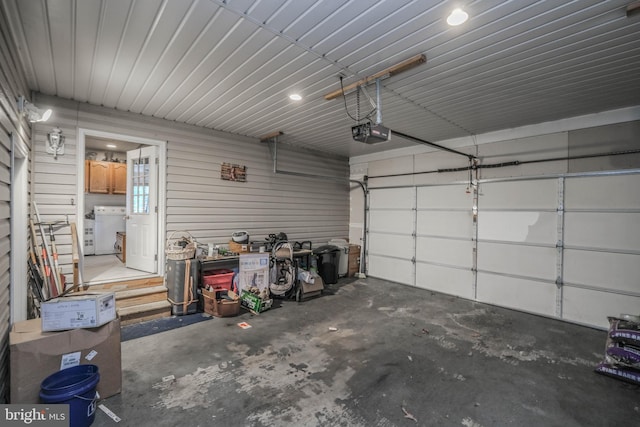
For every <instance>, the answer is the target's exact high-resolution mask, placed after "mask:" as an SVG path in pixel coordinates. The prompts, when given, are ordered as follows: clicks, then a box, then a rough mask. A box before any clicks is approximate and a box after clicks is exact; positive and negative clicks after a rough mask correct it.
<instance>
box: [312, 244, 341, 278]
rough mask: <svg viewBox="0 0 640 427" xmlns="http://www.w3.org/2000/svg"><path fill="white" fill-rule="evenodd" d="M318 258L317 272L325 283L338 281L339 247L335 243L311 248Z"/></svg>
mask: <svg viewBox="0 0 640 427" xmlns="http://www.w3.org/2000/svg"><path fill="white" fill-rule="evenodd" d="M313 254H314V255H315V256H316V257H317V259H318V262H317V264H318V274H319V275H320V277H322V280H323V281H324V283H325V284H327V285H331V284H334V283H338V266H339V265H338V256H339V255H340V248H339V247H337V246H335V245H323V246H320V247H318V248H316V249H314V250H313Z"/></svg>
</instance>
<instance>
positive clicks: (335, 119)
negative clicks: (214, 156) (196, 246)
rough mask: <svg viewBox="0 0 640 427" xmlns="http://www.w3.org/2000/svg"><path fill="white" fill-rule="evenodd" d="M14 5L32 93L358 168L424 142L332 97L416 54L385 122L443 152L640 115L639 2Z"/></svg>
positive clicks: (45, 1)
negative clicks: (457, 16) (375, 135)
mask: <svg viewBox="0 0 640 427" xmlns="http://www.w3.org/2000/svg"><path fill="white" fill-rule="evenodd" d="M1 1H2V3H1V7H2V8H4V9H5V14H6V15H7V16H8V18H9V21H10V28H9V29H10V32H11V34H12V35H13V37H14V39H15V41H16V43H17V45H18V47H19V50H18V55H19V58H20V61H21V63H22V65H23V67H24V70H25V73H26V76H27V80H28V85H29V87H30V88H31V89H33V90H34V91H38V92H42V93H44V94H49V95H56V96H59V97H62V98H69V99H74V100H77V101H81V102H88V103H91V104H96V105H104V106H106V107H110V108H116V109H119V110H123V111H131V112H134V113H141V114H144V115H149V116H155V117H161V118H164V119H167V120H175V121H180V122H185V123H190V124H194V125H197V126H203V127H207V128H212V129H218V130H221V131H226V132H231V133H236V134H241V135H247V136H250V137H256V138H258V137H260V136H262V135H265V134H269V133H272V132H274V131H282V132H283V133H284V135H283V136H282V137H281V141H282V142H285V143H290V144H296V145H299V146H304V147H309V148H314V149H318V150H322V151H327V152H333V153H336V154H339V155H344V156H353V155H360V154H366V153H372V152H376V151H382V150H387V149H391V148H399V147H404V146H409V145H413V144H414V142H410V141H407V140H403V139H402V138H400V137H393V138H392V140H391V141H389V142H387V143H383V144H377V145H366V144H362V143H358V142H354V141H353V140H352V139H351V126H352V125H353V124H354V122H353V120H351V119H350V118H349V117H348V116H347V114H346V112H345V101H344V100H343V99H342V98H338V99H334V100H331V101H327V100H325V99H324V96H323V95H325V94H327V93H329V92H332V91H334V90H336V89H339V88H340V80H339V77H338V76H340V75H342V76H344V84H345V85H348V84H349V83H352V82H355V81H357V80H359V79H361V78H364V77H367V76H370V75H373V74H375V73H377V72H379V71H381V70H384V69H385V68H387V67H389V66H392V65H394V64H397V63H399V62H401V61H403V60H405V59H407V58H410V57H412V56H414V55H417V54H424V55H426V57H427V62H426V63H425V64H422V65H419V66H418V67H415V68H413V69H411V70H409V71H406V72H404V73H401V74H398V75H396V76H393V77H390V78H387V79H384V80H381V83H382V89H381V97H382V102H381V107H382V108H381V110H382V122H383V124H384V125H385V126H387V127H389V128H391V129H394V130H398V131H400V132H404V133H406V134H409V135H413V136H416V137H418V138H422V139H426V140H429V141H432V142H438V141H442V140H446V139H449V138H455V137H460V136H467V135H473V134H480V133H484V132H489V131H494V130H499V129H505V128H511V127H516V126H523V125H528V124H534V123H540V122H545V121H549V120H556V119H561V118H566V117H572V116H577V115H583V114H589V113H596V112H600V111H606V110H611V109H616V108H621V107H628V106H632V105H638V104H640V14H637V15H631V16H627V14H626V8H627V6H628V5H629V4H630V3H632V2H633V0H628V1H623V0H611V1H597V0H579V1H569V0H555V1H552V0H549V1H524V0H511V1H503V0H476V1H471V0H459V1H435V0H325V1H321V0H288V1H284V0H226V1H220V0H1ZM456 6H462V7H463V8H464V9H465V10H466V11H467V12H468V13H469V16H470V18H469V20H468V21H467V22H466V23H465V24H463V25H460V26H458V27H449V26H448V25H447V24H446V22H445V19H446V16H447V15H448V13H449V12H450V11H451V10H452V9H453V8H454V7H456ZM292 92H299V93H300V94H301V95H302V96H303V97H304V98H303V100H302V101H298V102H294V101H291V100H290V99H289V98H288V95H289V94H290V93H292ZM367 93H368V94H369V95H370V96H371V97H372V98H375V95H376V93H375V86H368V88H367ZM360 98H361V99H360V111H361V114H362V115H364V113H365V112H369V110H370V109H371V104H370V103H369V102H367V100H366V96H365V94H364V93H363V94H361V97H360ZM347 106H348V109H349V112H350V113H351V115H356V94H355V93H353V92H352V93H351V94H349V95H348V96H347Z"/></svg>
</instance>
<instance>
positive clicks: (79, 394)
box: [40, 365, 100, 427]
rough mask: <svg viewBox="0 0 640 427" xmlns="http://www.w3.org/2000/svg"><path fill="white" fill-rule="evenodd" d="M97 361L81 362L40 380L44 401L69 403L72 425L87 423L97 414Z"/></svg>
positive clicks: (86, 426)
mask: <svg viewBox="0 0 640 427" xmlns="http://www.w3.org/2000/svg"><path fill="white" fill-rule="evenodd" d="M99 381H100V374H99V373H98V367H97V366H96V365H78V366H74V367H71V368H67V369H63V370H61V371H58V372H56V373H54V374H51V375H49V376H48V377H47V378H45V379H44V381H42V383H41V384H40V400H41V401H42V403H55V404H68V405H69V425H70V427H88V426H90V425H91V424H92V423H93V420H94V418H95V416H96V397H97V396H96V387H97V386H98V382H99Z"/></svg>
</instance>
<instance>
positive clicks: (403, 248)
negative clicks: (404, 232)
mask: <svg viewBox="0 0 640 427" xmlns="http://www.w3.org/2000/svg"><path fill="white" fill-rule="evenodd" d="M369 236H370V238H369V253H371V254H376V255H383V256H384V255H392V256H394V257H398V258H406V259H411V258H413V237H411V236H399V235H397V234H379V233H370V234H369Z"/></svg>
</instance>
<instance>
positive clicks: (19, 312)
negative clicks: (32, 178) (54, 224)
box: [9, 133, 29, 324]
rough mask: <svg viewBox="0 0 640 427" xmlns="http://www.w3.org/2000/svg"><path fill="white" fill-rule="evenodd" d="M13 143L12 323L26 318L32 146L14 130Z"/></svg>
mask: <svg viewBox="0 0 640 427" xmlns="http://www.w3.org/2000/svg"><path fill="white" fill-rule="evenodd" d="M9 139H10V142H11V221H10V230H11V231H10V233H11V252H10V258H11V272H10V278H11V288H10V293H11V298H10V301H11V307H10V308H11V324H13V323H15V322H18V321H20V320H27V314H28V313H27V311H28V310H27V293H28V292H27V286H28V284H27V282H28V278H27V263H26V262H25V260H24V256H25V254H26V253H27V251H28V244H27V242H28V237H27V236H28V232H27V230H28V227H29V224H28V218H27V216H26V215H25V212H29V209H28V207H29V148H28V147H27V145H26V144H25V143H24V141H23V140H22V139H20V138H18V137H17V136H16V135H15V134H14V133H10V134H9Z"/></svg>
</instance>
